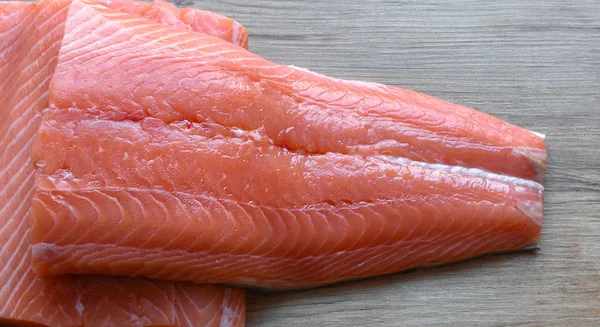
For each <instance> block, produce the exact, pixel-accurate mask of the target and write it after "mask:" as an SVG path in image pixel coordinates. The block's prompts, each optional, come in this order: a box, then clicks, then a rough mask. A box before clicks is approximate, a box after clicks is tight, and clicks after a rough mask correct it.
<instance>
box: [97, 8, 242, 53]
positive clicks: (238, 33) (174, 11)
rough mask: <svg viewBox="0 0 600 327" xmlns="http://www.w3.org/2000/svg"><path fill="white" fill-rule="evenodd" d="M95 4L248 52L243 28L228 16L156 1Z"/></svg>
mask: <svg viewBox="0 0 600 327" xmlns="http://www.w3.org/2000/svg"><path fill="white" fill-rule="evenodd" d="M96 2H98V3H100V4H103V5H105V6H106V7H108V8H111V9H115V10H118V11H122V12H125V13H128V14H130V15H133V16H137V17H144V18H146V19H148V20H152V21H155V22H159V23H163V24H165V25H170V26H174V27H178V28H182V29H187V30H190V31H194V32H199V33H205V34H208V35H212V36H214V37H218V38H220V39H222V40H225V41H227V42H230V43H232V44H234V45H237V46H240V47H242V48H245V49H248V31H247V30H246V28H244V26H242V25H241V24H240V23H238V22H236V21H235V20H233V19H231V18H229V17H225V16H223V15H219V14H217V13H214V12H211V11H203V10H197V9H193V8H182V9H179V8H177V7H176V6H175V5H173V4H171V3H169V2H165V1H160V0H156V1H154V2H152V3H150V2H141V1H134V0H96Z"/></svg>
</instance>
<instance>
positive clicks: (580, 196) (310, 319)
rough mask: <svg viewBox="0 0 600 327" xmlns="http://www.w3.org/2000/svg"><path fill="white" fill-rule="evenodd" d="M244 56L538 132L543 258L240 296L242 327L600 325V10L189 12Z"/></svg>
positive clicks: (546, 4) (487, 7)
mask: <svg viewBox="0 0 600 327" xmlns="http://www.w3.org/2000/svg"><path fill="white" fill-rule="evenodd" d="M174 2H176V3H178V4H179V5H188V6H194V7H197V8H202V9H209V10H214V11H217V12H221V13H223V14H226V15H229V16H231V17H234V18H235V19H237V20H238V21H240V22H241V23H242V24H243V25H244V26H246V27H247V28H248V29H249V32H250V47H251V50H252V51H254V52H256V53H258V54H260V55H262V56H264V57H266V58H268V59H271V60H273V61H276V62H279V63H285V64H294V65H297V66H302V67H306V68H309V69H311V70H314V71H316V72H320V73H324V74H329V75H333V76H335V77H340V78H351V79H363V80H369V81H375V82H382V83H386V84H391V85H397V86H401V87H405V88H409V89H414V90H418V91H421V92H425V93H428V94H431V95H434V96H437V97H439V98H442V99H445V100H449V101H452V102H456V103H459V104H462V105H466V106H469V107H473V108H477V109H479V110H482V111H485V112H488V113H490V114H492V115H495V116H498V117H500V118H502V119H505V120H507V121H509V122H512V123H514V124H516V125H519V126H522V127H525V128H528V129H531V130H534V131H537V132H541V133H544V134H547V143H548V155H549V170H548V178H547V182H546V184H545V186H546V210H545V220H544V229H543V240H542V244H541V246H542V249H541V251H539V252H538V253H535V254H532V253H515V254H510V255H499V256H494V257H488V258H483V259H477V260H473V261H470V262H465V263H460V264H455V265H450V266H446V267H442V268H437V269H430V270H422V271H416V272H412V273H408V274H398V275H394V276H388V277H382V278H375V279H371V280H367V281H363V282H356V283H349V284H344V285H338V286H334V287H328V288H323V289H318V290H311V291H305V292H299V293H289V294H256V293H251V294H250V295H249V297H248V302H249V303H248V326H250V327H252V326H311V327H312V326H436V325H438V326H443V325H454V326H471V325H472V326H530V325H531V326H549V325H552V326H569V327H574V326H600V1H598V0H590V1H583V0H574V1H548V0H543V1H542V0H528V1H522V0H511V1H507V0H503V1H469V0H460V1H441V0H440V1H432V0H419V1H393V0H387V1H385V0H379V1H368V0H335V1H334V0H310V1H270V0H259V1H257V0H244V1H242V0H237V1H235V0H227V1H216V0H195V1H185V0H184V1H174Z"/></svg>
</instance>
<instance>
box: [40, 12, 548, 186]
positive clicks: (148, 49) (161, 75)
mask: <svg viewBox="0 0 600 327" xmlns="http://www.w3.org/2000/svg"><path fill="white" fill-rule="evenodd" d="M90 10H92V9H90ZM89 15H90V17H92V16H93V17H95V21H94V22H89V24H85V28H81V29H79V30H73V31H72V33H69V35H68V36H67V37H66V39H65V42H64V46H63V49H62V51H63V52H62V55H61V63H60V64H59V65H58V67H57V73H56V78H55V79H54V80H53V85H52V92H51V95H50V96H51V101H52V104H53V105H54V106H56V107H57V108H69V107H71V106H74V107H78V108H90V107H98V108H100V109H101V110H103V111H111V110H113V109H115V110H117V111H119V112H122V113H123V114H126V118H127V119H141V118H143V117H145V116H148V115H150V116H152V117H155V118H158V119H161V120H163V121H165V122H172V121H181V120H188V121H192V122H197V121H214V122H216V123H219V124H222V125H226V126H232V127H237V128H240V129H242V130H256V129H259V128H264V129H265V132H266V134H267V136H268V137H269V138H270V139H271V140H272V141H273V142H274V144H276V145H279V146H283V147H286V148H288V149H290V150H301V151H306V152H308V153H317V154H318V153H328V152H333V153H343V154H359V155H363V156H369V155H377V154H384V155H391V156H397V157H404V158H409V159H411V160H415V161H423V162H430V163H440V164H446V165H452V166H464V167H470V168H480V169H484V170H488V171H490V172H493V173H498V174H503V175H510V176H515V177H519V178H523V179H530V180H534V181H537V182H542V181H543V177H544V174H545V166H546V146H545V143H544V140H543V138H541V137H539V136H538V135H536V134H535V133H533V132H530V131H527V130H524V129H521V128H519V127H517V126H514V125H511V124H509V123H506V122H503V121H501V120H499V119H497V118H494V117H491V116H489V115H486V114H484V113H481V112H478V111H475V110H473V109H469V108H465V107H462V106H459V105H456V104H451V103H448V102H445V101H442V100H439V99H435V98H433V97H430V96H427V95H424V94H420V93H417V92H414V91H409V90H404V89H400V88H396V87H391V86H385V85H381V84H376V83H365V82H356V81H343V80H339V79H334V78H330V77H326V76H322V75H319V74H315V73H311V72H308V71H306V70H304V69H299V68H297V67H292V66H285V65H277V64H275V63H271V62H269V61H267V60H265V59H263V58H261V57H259V56H257V55H255V54H252V53H251V52H248V51H245V50H243V49H240V48H239V47H235V46H233V45H231V44H229V43H225V42H222V41H220V40H217V39H215V38H213V37H210V36H205V35H200V34H193V33H187V34H181V33H178V32H176V31H175V30H159V29H157V27H156V26H153V25H150V24H143V23H137V22H135V21H127V20H126V19H125V18H124V17H115V16H111V14H110V13H109V12H108V11H106V10H103V9H97V10H95V13H91V12H90V13H89ZM87 18H88V17H87V16H85V15H79V17H75V16H74V17H73V18H72V19H73V20H78V21H77V23H78V24H84V23H86V21H85V20H86V19H87ZM74 24H75V23H74ZM133 26H135V28H134V29H132V28H133ZM91 31H93V32H94V34H90V32H91ZM117 32H119V33H117ZM95 35H98V37H96V36H95ZM90 37H91V38H94V43H93V44H91V45H84V43H83V42H84V41H83V40H91V39H90ZM115 49H119V51H117V52H114V50H115ZM122 63H124V64H122ZM117 65H118V66H119V69H116V68H115V67H116V66H117ZM98 72H110V74H98Z"/></svg>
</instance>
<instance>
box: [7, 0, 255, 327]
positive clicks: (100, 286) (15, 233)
mask: <svg viewBox="0 0 600 327" xmlns="http://www.w3.org/2000/svg"><path fill="white" fill-rule="evenodd" d="M69 4H70V1H61V0H58V1H43V2H36V3H28V2H0V149H1V152H0V240H1V244H0V267H1V268H2V269H0V324H3V323H10V324H16V325H36V326H37V325H44V326H119V327H128V326H243V325H244V316H245V295H244V292H243V291H240V290H234V289H228V288H223V287H218V286H206V285H198V284H192V283H173V282H165V281H151V280H148V279H144V278H127V277H122V278H117V277H113V278H111V277H99V276H98V277H96V276H62V277H58V278H39V277H36V276H35V274H34V273H33V272H32V271H31V266H30V262H31V252H30V250H29V247H30V244H31V243H30V238H29V228H30V224H29V223H30V222H29V212H30V201H31V195H32V193H33V184H34V183H33V182H34V178H33V176H34V169H35V166H34V164H33V162H32V161H31V156H30V153H31V148H32V144H33V138H34V135H35V132H36V130H37V127H38V125H39V120H40V115H41V111H42V109H44V108H46V107H47V106H48V87H49V86H48V85H49V81H50V78H51V75H52V74H53V72H54V68H55V65H56V59H57V56H58V52H59V47H60V42H61V39H62V37H63V32H64V23H65V20H66V17H67V8H68V6H69ZM202 31H203V32H206V30H202Z"/></svg>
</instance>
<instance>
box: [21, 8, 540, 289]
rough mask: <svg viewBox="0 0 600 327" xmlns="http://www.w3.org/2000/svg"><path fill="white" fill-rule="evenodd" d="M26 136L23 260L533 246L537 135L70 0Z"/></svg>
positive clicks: (278, 270) (365, 270)
mask: <svg viewBox="0 0 600 327" xmlns="http://www.w3.org/2000/svg"><path fill="white" fill-rule="evenodd" d="M58 61H59V62H58V65H57V68H56V74H55V76H54V77H53V80H52V83H51V87H50V104H51V107H50V109H49V110H48V111H46V112H45V114H44V118H43V122H42V125H41V128H40V130H39V132H38V135H37V138H36V146H35V150H34V161H35V162H36V163H37V165H38V167H39V169H38V174H37V177H36V190H35V194H34V200H33V209H32V211H33V230H32V238H33V243H34V245H33V265H34V269H35V271H36V272H37V273H38V274H41V275H61V274H65V273H79V274H98V273H101V274H112V275H128V276H147V277H152V278H160V279H168V280H176V281H194V282H199V283H226V284H235V285H243V286H250V287H257V288H270V289H293V288H306V287H314V286H320V285H325V284H329V283H334V282H338V281H344V280H351V279H357V278H365V277H369V276H375V275H381V274H388V273H393V272H397V271H402V270H405V269H410V268H414V267H421V266H431V265H439V264H443V263H448V262H453V261H458V260H463V259H466V258H471V257H475V256H478V255H481V254H484V253H488V252H497V251H508V250H516V249H520V248H523V247H529V246H532V245H535V244H537V242H538V241H539V238H540V231H541V226H542V215H543V186H542V185H541V184H539V182H541V181H542V180H543V177H544V172H545V165H546V151H545V144H544V140H543V138H542V137H541V136H540V135H538V134H536V133H533V132H530V131H527V130H524V129H521V128H519V127H516V126H514V125H511V124H509V123H506V122H503V121H501V120H499V119H496V118H493V117H491V116H489V115H486V114H483V113H481V112H477V111H475V110H472V109H468V108H465V107H461V106H458V105H454V104H450V103H447V102H444V101H441V100H438V99H435V98H432V97H429V96H426V95H423V94H420V93H416V92H413V91H407V90H403V89H399V88H395V87H390V86H384V85H379V84H373V83H363V82H351V81H343V80H337V79H333V78H329V77H325V76H321V75H318V74H315V73H311V72H308V71H305V70H302V69H298V68H295V67H290V66H283V65H277V64H274V63H271V62H269V61H267V60H265V59H263V58H261V57H259V56H257V55H255V54H252V53H250V52H248V51H246V50H244V49H242V48H239V47H236V46H233V45H231V44H229V43H226V42H223V41H222V40H219V39H217V38H214V37H210V36H207V35H201V34H197V33H181V32H180V31H178V30H176V29H174V28H164V27H163V26H161V25H158V24H152V23H149V22H142V21H139V20H136V19H134V18H132V17H131V16H128V15H126V14H119V15H117V14H116V13H115V12H113V11H111V10H109V9H106V8H103V7H101V6H95V5H91V4H86V3H74V5H73V9H72V11H71V12H70V15H69V18H68V20H67V27H66V32H65V37H64V41H63V46H62V48H61V52H60V55H59V59H58Z"/></svg>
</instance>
